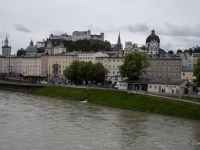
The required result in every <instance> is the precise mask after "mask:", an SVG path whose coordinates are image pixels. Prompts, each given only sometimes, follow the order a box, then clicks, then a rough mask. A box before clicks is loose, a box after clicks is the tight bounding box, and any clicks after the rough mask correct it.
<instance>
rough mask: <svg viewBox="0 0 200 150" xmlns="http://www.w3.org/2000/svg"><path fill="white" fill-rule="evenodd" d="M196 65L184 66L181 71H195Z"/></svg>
mask: <svg viewBox="0 0 200 150" xmlns="http://www.w3.org/2000/svg"><path fill="white" fill-rule="evenodd" d="M193 70H194V67H193V66H182V68H181V71H185V72H193Z"/></svg>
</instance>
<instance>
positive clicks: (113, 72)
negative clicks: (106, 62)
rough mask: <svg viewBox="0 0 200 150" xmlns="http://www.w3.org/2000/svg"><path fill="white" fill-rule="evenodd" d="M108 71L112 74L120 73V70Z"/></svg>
mask: <svg viewBox="0 0 200 150" xmlns="http://www.w3.org/2000/svg"><path fill="white" fill-rule="evenodd" d="M108 73H109V74H111V73H112V74H115V73H116V74H119V71H108Z"/></svg>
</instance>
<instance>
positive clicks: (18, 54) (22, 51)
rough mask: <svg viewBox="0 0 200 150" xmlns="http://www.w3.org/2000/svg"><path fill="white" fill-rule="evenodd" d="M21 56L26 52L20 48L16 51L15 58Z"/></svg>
mask: <svg viewBox="0 0 200 150" xmlns="http://www.w3.org/2000/svg"><path fill="white" fill-rule="evenodd" d="M22 55H26V50H24V49H23V48H20V49H19V50H17V56H18V57H20V56H22Z"/></svg>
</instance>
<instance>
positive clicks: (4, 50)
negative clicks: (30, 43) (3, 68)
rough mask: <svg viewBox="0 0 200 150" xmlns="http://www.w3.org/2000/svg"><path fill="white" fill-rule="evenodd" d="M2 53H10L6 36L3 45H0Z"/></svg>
mask: <svg viewBox="0 0 200 150" xmlns="http://www.w3.org/2000/svg"><path fill="white" fill-rule="evenodd" d="M2 55H4V56H6V55H11V46H9V41H8V37H7V36H6V39H5V40H4V45H3V46H2Z"/></svg>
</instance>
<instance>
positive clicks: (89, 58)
mask: <svg viewBox="0 0 200 150" xmlns="http://www.w3.org/2000/svg"><path fill="white" fill-rule="evenodd" d="M78 59H82V57H78ZM83 59H93V57H83Z"/></svg>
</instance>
